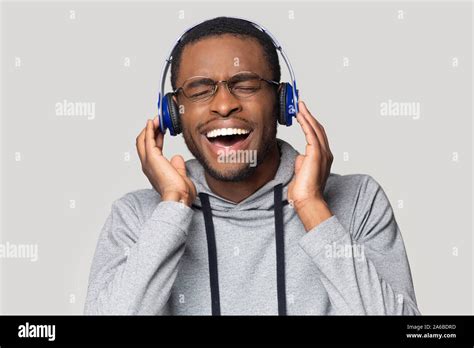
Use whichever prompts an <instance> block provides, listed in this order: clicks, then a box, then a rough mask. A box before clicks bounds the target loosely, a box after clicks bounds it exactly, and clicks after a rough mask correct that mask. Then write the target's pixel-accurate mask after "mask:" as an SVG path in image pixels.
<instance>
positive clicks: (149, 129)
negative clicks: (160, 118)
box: [145, 120, 161, 155]
mask: <svg viewBox="0 0 474 348" xmlns="http://www.w3.org/2000/svg"><path fill="white" fill-rule="evenodd" d="M145 149H146V152H147V154H150V153H152V151H156V150H158V154H159V155H161V150H160V149H159V148H158V147H157V146H156V141H155V131H154V129H153V121H152V120H147V122H146V130H145Z"/></svg>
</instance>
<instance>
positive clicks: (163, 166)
mask: <svg viewBox="0 0 474 348" xmlns="http://www.w3.org/2000/svg"><path fill="white" fill-rule="evenodd" d="M158 124H159V120H158V117H155V118H154V119H153V120H147V123H146V127H145V128H144V129H143V130H142V131H141V133H140V134H139V135H138V137H137V151H138V156H139V157H140V161H141V162H142V170H143V173H145V175H146V177H147V178H148V180H149V181H150V183H151V185H152V186H153V188H154V189H155V190H156V191H157V192H158V193H159V194H160V195H161V199H162V200H163V201H176V202H178V201H182V202H183V203H184V204H186V205H187V206H191V204H192V203H193V201H194V199H195V198H196V195H197V192H196V187H195V186H194V183H193V182H192V181H191V179H189V178H188V177H187V175H186V166H185V164H184V159H183V157H182V156H180V155H175V156H173V157H172V158H171V161H168V160H167V159H166V158H165V156H163V152H162V151H163V138H164V134H163V133H161V132H160V131H159V130H158ZM155 132H156V135H155Z"/></svg>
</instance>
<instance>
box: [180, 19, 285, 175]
mask: <svg viewBox="0 0 474 348" xmlns="http://www.w3.org/2000/svg"><path fill="white" fill-rule="evenodd" d="M172 56H173V61H172V65H171V83H172V86H173V89H174V90H176V89H177V88H180V87H183V85H192V84H190V83H189V81H190V79H192V78H194V77H196V76H199V77H202V78H208V80H207V81H209V78H210V79H212V80H214V81H227V80H229V79H230V78H231V77H233V76H235V75H236V74H238V75H237V76H239V77H240V76H242V74H239V73H242V72H252V73H254V74H255V75H254V76H257V75H258V76H259V77H261V78H262V79H263V80H260V81H259V86H260V88H259V89H258V90H257V89H255V91H254V92H252V93H250V92H249V93H248V96H247V95H245V93H247V92H246V90H245V89H241V90H237V88H234V89H233V90H232V91H233V92H234V93H230V91H229V89H227V86H225V84H224V83H219V84H218V85H217V87H218V88H217V91H216V93H215V94H214V95H213V96H211V97H210V98H208V99H205V100H200V101H193V100H192V99H190V98H188V97H189V96H188V95H186V93H185V92H186V90H184V91H183V89H180V90H178V93H177V94H176V95H175V96H174V99H175V101H176V103H177V104H178V107H179V109H180V114H181V115H180V121H181V126H182V129H183V137H184V139H185V142H186V145H187V146H188V148H189V150H190V151H191V153H192V154H193V155H194V157H196V159H198V160H199V162H200V163H201V164H202V165H203V167H204V169H205V170H206V172H207V173H208V174H209V175H211V176H212V177H213V178H215V179H217V180H222V181H240V180H244V179H246V178H248V177H249V176H250V175H252V173H253V172H254V171H255V170H256V169H257V167H258V165H259V164H261V163H263V162H264V160H265V158H266V157H267V155H268V154H269V152H270V150H271V149H272V148H274V147H275V146H276V127H277V112H278V98H277V96H278V95H277V90H278V86H276V85H277V84H275V83H272V82H271V81H280V65H279V62H278V54H277V52H276V49H275V46H274V44H273V42H272V40H271V39H270V37H269V36H268V35H266V34H265V33H263V32H262V31H260V30H259V29H257V28H255V27H254V26H253V25H252V24H251V23H249V22H247V21H244V20H240V19H236V18H227V17H219V18H215V19H212V20H208V21H206V22H203V23H201V24H199V25H198V26H196V27H194V28H193V29H192V30H191V31H190V32H188V33H187V34H186V35H185V36H184V38H183V40H182V41H181V42H180V43H179V44H178V45H177V46H176V48H175V49H174V51H173V53H172ZM246 74H247V75H248V73H244V76H247V75H246ZM195 80H197V81H198V84H202V81H205V79H204V80H203V79H200V78H198V79H192V80H191V81H195ZM231 80H232V81H236V80H238V78H234V79H231ZM244 87H245V86H244ZM240 91H243V92H240ZM242 94H243V96H242ZM224 128H226V129H227V128H231V129H233V130H234V131H235V133H245V132H250V133H248V134H241V135H239V134H237V135H232V136H229V135H221V134H222V133H219V131H217V134H218V135H219V136H217V137H216V131H215V130H216V129H221V130H222V129H224ZM210 131H214V134H213V133H212V132H211V133H209V132H210ZM224 133H225V132H224ZM229 145H231V147H228V148H227V149H228V150H232V151H234V153H235V154H236V155H238V151H240V154H241V155H242V156H244V155H247V157H239V158H237V161H234V162H239V161H240V163H229V162H232V161H231V160H229V157H226V158H227V160H225V161H222V159H223V158H224V157H222V156H219V153H221V154H222V153H223V152H225V151H224V150H225V147H223V146H229ZM232 151H227V153H228V154H229V153H231V152H232ZM251 153H253V154H256V160H257V166H251V165H249V163H241V162H242V161H241V160H242V159H244V158H247V159H248V158H250V157H251Z"/></svg>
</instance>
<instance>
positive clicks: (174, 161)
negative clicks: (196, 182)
mask: <svg viewBox="0 0 474 348" xmlns="http://www.w3.org/2000/svg"><path fill="white" fill-rule="evenodd" d="M170 163H171V165H172V166H173V167H174V169H176V171H177V172H178V173H179V175H181V176H186V165H185V164H184V159H183V157H182V156H181V155H174V156H173V157H171V161H170Z"/></svg>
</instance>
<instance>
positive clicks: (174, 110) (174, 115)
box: [165, 93, 181, 135]
mask: <svg viewBox="0 0 474 348" xmlns="http://www.w3.org/2000/svg"><path fill="white" fill-rule="evenodd" d="M165 98H166V105H167V110H166V111H167V114H168V115H169V122H168V124H169V128H170V133H171V135H178V134H180V133H181V122H180V120H179V110H178V106H177V105H176V103H175V102H174V100H173V93H167V94H166V95H165Z"/></svg>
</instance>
